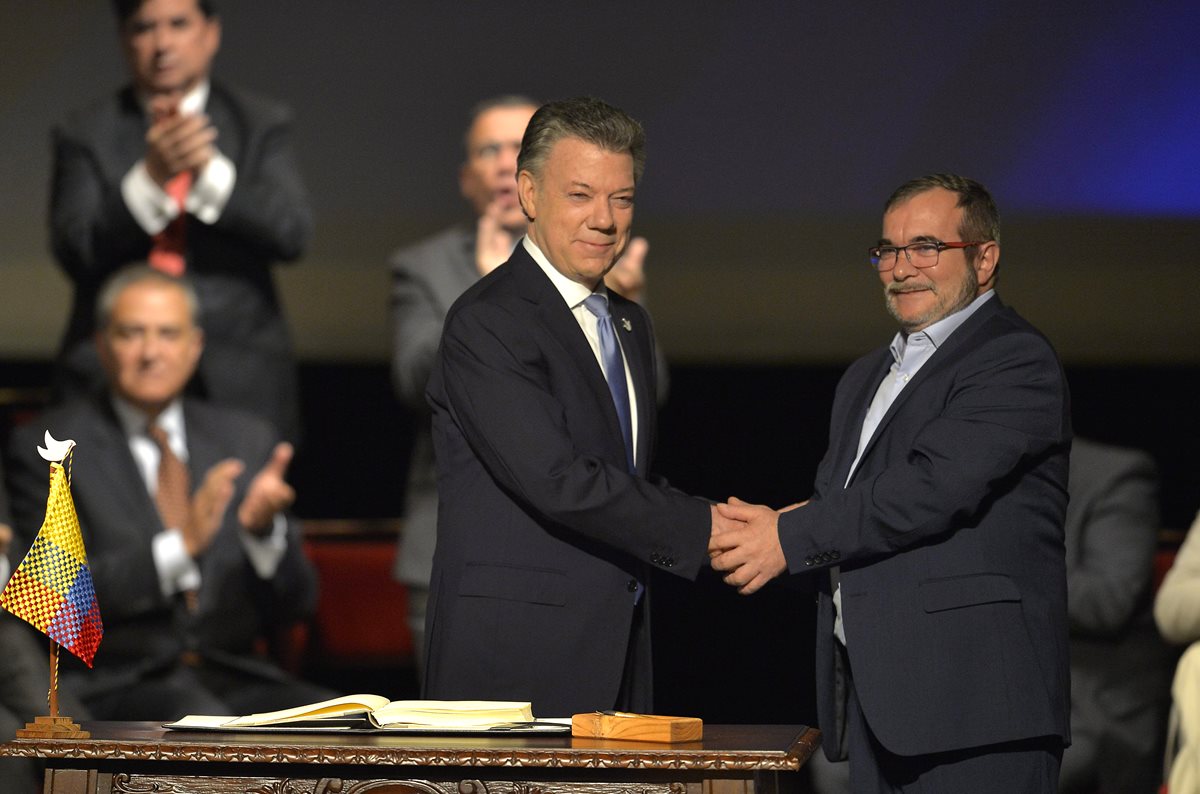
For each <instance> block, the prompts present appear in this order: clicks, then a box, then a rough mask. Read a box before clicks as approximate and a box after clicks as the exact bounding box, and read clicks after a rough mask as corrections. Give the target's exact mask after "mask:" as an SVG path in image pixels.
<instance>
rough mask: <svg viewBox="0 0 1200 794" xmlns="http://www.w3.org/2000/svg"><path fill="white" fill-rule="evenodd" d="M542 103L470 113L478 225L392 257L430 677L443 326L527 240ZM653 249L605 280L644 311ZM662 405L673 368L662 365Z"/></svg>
mask: <svg viewBox="0 0 1200 794" xmlns="http://www.w3.org/2000/svg"><path fill="white" fill-rule="evenodd" d="M537 107H538V103H537V102H534V101H533V100H532V99H529V98H528V97H523V96H520V95H515V94H509V95H505V96H499V97H495V98H493V99H487V100H484V101H482V102H480V103H479V104H478V105H476V106H475V108H474V109H473V110H472V113H471V122H470V125H469V126H468V128H467V132H466V137H465V144H466V158H465V159H464V161H463V164H462V166H461V168H460V169H459V175H458V182H459V189H460V190H461V191H462V195H463V198H465V199H466V200H467V201H468V202H469V203H470V205H471V209H472V210H473V211H474V213H475V215H476V218H475V220H474V221H473V222H471V223H469V224H456V225H454V226H451V227H450V228H449V229H445V230H443V231H441V232H439V233H437V234H435V235H433V236H432V237H429V238H427V239H425V240H421V241H420V242H418V243H416V244H414V245H410V246H407V247H405V248H402V249H401V250H399V251H397V252H396V253H395V254H393V255H392V258H391V262H390V264H391V271H392V342H393V344H392V382H393V384H394V386H395V390H396V394H397V395H398V396H399V397H400V399H401V400H402V401H403V402H404V404H405V405H406V406H407V407H408V408H409V409H410V410H411V411H412V412H413V414H414V415H415V416H416V417H417V419H418V425H417V431H416V438H415V440H414V442H413V451H412V457H411V459H410V461H409V466H408V485H407V487H406V489H405V504H404V526H403V529H402V534H401V537H400V543H399V548H398V550H397V554H396V564H395V577H396V579H397V581H400V582H403V583H404V584H405V586H406V587H407V589H408V620H409V630H410V631H411V632H412V638H413V652H414V654H415V655H416V657H417V666H418V674H419V675H420V676H421V677H423V673H424V671H423V670H422V669H421V666H422V664H423V662H424V659H423V655H424V647H425V639H424V638H425V607H426V603H427V601H428V598H429V580H430V577H431V575H432V570H433V547H434V543H435V539H436V536H437V485H436V482H435V476H434V464H433V438H432V436H431V435H430V429H429V405H428V404H427V403H426V402H425V386H426V385H427V384H428V383H429V373H430V372H431V371H432V369H433V364H434V360H435V359H436V356H437V347H438V341H439V340H440V339H441V336H442V324H443V323H444V322H445V320H446V313H447V312H449V311H450V306H451V305H452V304H453V303H454V301H455V300H457V299H458V297H459V296H460V295H462V294H463V293H464V292H466V290H467V288H468V287H470V286H471V285H472V284H474V283H475V282H476V281H478V280H479V279H480V278H481V277H482V276H486V275H487V274H488V273H490V272H492V271H493V270H495V269H496V268H497V267H498V266H499V265H501V264H503V262H504V261H505V260H506V259H508V258H509V257H510V256H511V255H512V252H513V248H514V247H515V246H516V244H517V242H518V241H520V239H521V237H522V236H523V235H524V234H525V229H526V223H527V220H526V218H525V213H524V212H522V210H521V204H520V202H519V201H517V153H518V152H519V151H520V150H521V136H522V135H524V134H525V127H526V125H528V124H529V119H530V117H531V116H533V113H534V111H535V110H537ZM646 250H647V243H646V241H645V240H644V239H642V238H640V237H635V238H634V239H633V240H632V241H630V244H629V246H628V248H627V250H626V252H625V254H624V255H623V256H622V257H621V259H620V260H619V261H618V262H617V264H616V265H614V266H613V269H612V270H610V271H609V272H608V274H607V275H606V276H605V279H604V281H605V284H606V285H607V286H608V287H609V288H610V289H615V290H616V291H617V292H619V293H621V295H623V296H625V297H626V298H629V299H630V300H635V301H639V302H640V298H641V295H642V290H643V287H644V286H645V275H644V271H643V269H642V265H643V260H644V258H645V254H646ZM658 364H659V369H658V372H657V374H658V378H659V380H658V384H659V397H660V399H661V397H662V395H663V393H664V391H665V385H664V384H665V383H666V373H665V364H664V362H663V360H662V358H661V356H660V357H659V359H658Z"/></svg>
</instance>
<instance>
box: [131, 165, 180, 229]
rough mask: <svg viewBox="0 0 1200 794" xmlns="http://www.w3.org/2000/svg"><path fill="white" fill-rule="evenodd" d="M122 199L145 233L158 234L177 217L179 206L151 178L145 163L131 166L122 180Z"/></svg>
mask: <svg viewBox="0 0 1200 794" xmlns="http://www.w3.org/2000/svg"><path fill="white" fill-rule="evenodd" d="M121 197H122V198H123V199H125V206H126V207H128V208H129V214H130V215H132V216H133V219H134V220H135V221H137V224H138V226H141V227H142V230H143V231H144V232H146V234H150V235H154V234H158V233H159V232H161V231H162V230H163V229H165V228H167V224H168V223H170V222H171V221H173V220H175V218H176V217H178V216H179V205H178V204H176V203H175V200H174V199H172V198H171V197H170V196H168V195H167V192H166V191H165V190H163V189H162V188H161V187H159V186H158V183H156V182H155V181H154V180H153V179H152V178H151V177H150V172H149V171H147V170H146V161H145V160H138V161H137V162H136V163H134V164H133V168H130V169H129V173H127V174H126V175H125V178H124V179H122V180H121Z"/></svg>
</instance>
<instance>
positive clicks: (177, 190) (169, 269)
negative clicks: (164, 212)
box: [148, 171, 192, 276]
mask: <svg viewBox="0 0 1200 794" xmlns="http://www.w3.org/2000/svg"><path fill="white" fill-rule="evenodd" d="M163 189H164V190H166V191H167V195H168V196H170V197H171V198H172V199H174V200H175V205H176V206H177V207H179V214H178V215H176V216H175V218H174V220H172V221H171V222H170V223H168V224H167V226H166V228H164V229H163V230H162V231H161V232H159V233H158V234H156V235H154V245H153V246H151V248H150V256H149V258H148V261H149V262H150V266H151V267H153V268H156V269H158V270H161V271H162V272H164V273H167V274H168V275H172V276H182V275H183V272H184V270H186V269H187V261H186V259H185V256H184V254H185V251H186V249H185V247H184V246H185V244H186V243H187V213H186V212H185V211H184V202H186V201H187V195H188V191H189V190H191V189H192V172H191V171H184V172H182V173H179V174H176V175H175V176H173V177H171V178H170V179H168V180H167V184H166V185H164V186H163Z"/></svg>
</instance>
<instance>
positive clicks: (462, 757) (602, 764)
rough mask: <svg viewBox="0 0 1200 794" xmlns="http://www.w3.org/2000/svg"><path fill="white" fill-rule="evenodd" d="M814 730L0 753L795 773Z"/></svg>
mask: <svg viewBox="0 0 1200 794" xmlns="http://www.w3.org/2000/svg"><path fill="white" fill-rule="evenodd" d="M819 742H820V732H819V731H817V730H816V729H814V728H808V729H806V730H804V731H803V732H801V733H800V734H799V735H798V736H797V737H796V740H795V741H794V742H793V743H792V745H791V747H789V748H788V750H787V752H786V753H784V752H778V753H775V752H770V751H753V750H726V751H719V750H714V751H711V752H709V753H706V754H697V753H694V752H691V753H689V752H685V751H680V750H672V749H662V750H649V749H645V748H639V749H637V750H632V749H631V750H612V749H605V750H580V749H577V748H573V749H566V748H563V749H522V750H489V751H480V750H477V749H476V750H472V749H463V750H457V749H445V748H443V749H438V748H430V749H414V748H387V747H337V748H331V747H312V746H306V745H271V746H269V747H247V746H239V745H213V744H211V743H203V744H189V743H183V742H172V743H171V744H170V745H169V746H168V747H163V746H161V745H156V744H139V743H131V742H125V741H119V740H104V739H93V740H74V741H70V742H62V741H55V740H41V739H15V740H13V741H10V742H8V743H7V744H4V745H3V748H2V750H0V755H10V756H18V757H27V758H69V759H79V760H110V761H180V762H186V761H205V762H210V763H211V762H217V763H268V764H312V763H318V764H350V765H356V764H377V765H386V766H428V767H495V768H521V767H527V768H547V767H548V768H577V769H631V770H659V769H661V770H698V771H736V772H743V771H764V772H771V771H796V770H798V769H799V768H800V766H801V765H802V761H803V760H804V759H807V758H808V756H809V755H811V754H812V752H813V751H814V750H815V749H816V747H817V745H818V743H819Z"/></svg>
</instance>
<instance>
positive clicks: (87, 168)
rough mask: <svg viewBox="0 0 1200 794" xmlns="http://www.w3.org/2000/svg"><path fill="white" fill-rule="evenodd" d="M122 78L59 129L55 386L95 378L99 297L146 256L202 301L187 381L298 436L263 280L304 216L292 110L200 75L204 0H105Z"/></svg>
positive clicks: (285, 253) (307, 214) (287, 357)
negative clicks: (66, 313) (61, 323)
mask: <svg viewBox="0 0 1200 794" xmlns="http://www.w3.org/2000/svg"><path fill="white" fill-rule="evenodd" d="M113 5H114V9H115V11H116V16H117V24H118V30H119V33H120V43H121V51H122V53H123V55H124V56H125V61H126V64H127V66H128V71H129V77H130V82H129V84H128V85H126V86H125V87H123V88H121V89H120V90H119V91H116V92H113V93H112V94H110V95H108V96H106V97H104V98H102V99H99V100H97V101H96V102H94V103H92V104H90V105H89V106H87V107H85V108H82V109H79V110H76V111H74V112H72V113H71V114H69V115H68V116H67V117H66V119H65V120H64V121H63V122H62V123H61V124H58V125H56V126H55V128H54V135H53V142H54V182H53V189H52V192H51V200H50V232H51V242H52V244H53V247H54V254H55V257H56V258H57V260H58V263H59V265H60V266H61V267H62V269H63V271H64V272H65V274H66V275H67V277H68V278H69V279H70V280H71V282H72V284H73V285H74V288H75V297H74V305H73V308H72V310H71V316H70V320H69V322H68V324H67V328H66V331H65V333H64V335H63V340H62V349H61V351H60V354H59V361H58V371H57V373H56V378H57V386H58V391H60V392H62V393H63V394H64V395H72V394H78V393H80V392H83V391H87V390H90V389H92V388H94V387H96V386H98V385H99V383H100V381H101V380H102V373H101V372H100V368H99V366H98V363H97V361H96V357H95V351H94V348H93V346H92V344H91V336H92V331H93V330H94V328H95V317H94V315H93V313H92V312H93V309H94V308H95V304H96V293H97V292H98V290H99V289H100V285H101V284H103V283H104V281H105V279H107V278H108V277H109V276H110V275H112V273H114V272H115V271H117V270H118V269H120V268H121V267H123V266H124V265H127V264H129V263H131V262H138V261H142V260H147V259H148V261H149V262H150V263H151V264H152V265H154V266H155V267H157V268H160V269H162V270H163V271H164V272H166V273H171V274H175V275H178V274H181V273H184V272H186V273H187V274H188V275H189V277H191V279H192V284H193V287H194V288H195V290H196V292H197V294H198V295H199V299H200V305H201V306H202V308H203V312H202V313H201V317H200V321H201V323H202V324H203V327H204V332H205V342H206V344H205V350H204V356H203V357H202V358H201V360H200V364H199V368H198V374H197V378H196V379H195V380H196V383H195V384H194V388H195V389H196V391H198V392H200V393H203V394H204V395H205V396H206V397H207V398H208V399H210V400H212V401H213V402H214V403H217V404H221V405H232V406H236V407H238V408H241V409H242V410H245V411H251V412H253V413H256V414H258V415H260V416H263V417H265V418H266V419H267V420H268V421H269V422H271V423H272V424H273V425H274V426H275V427H276V428H277V429H278V430H279V431H280V432H281V433H282V434H283V436H284V437H285V438H288V439H292V440H295V438H296V437H297V435H298V433H299V422H300V419H299V416H300V415H299V408H298V398H297V384H296V371H295V362H294V361H293V358H292V351H291V342H290V340H289V338H288V330H287V326H286V323H285V321H284V317H283V312H282V310H281V308H280V302H279V296H278V295H277V293H276V290H275V285H274V282H273V278H272V275H271V266H272V265H273V264H274V263H276V262H291V261H294V260H296V259H298V258H299V257H300V255H301V253H302V252H303V251H304V249H305V247H306V245H307V244H308V239H309V237H310V235H311V232H312V216H311V210H310V209H309V205H308V198H307V196H306V193H305V190H304V186H303V184H302V183H301V180H300V175H299V171H298V169H297V167H296V161H295V157H294V156H293V153H292V144H291V125H292V118H291V111H290V110H288V108H286V107H285V106H283V105H282V104H280V103H279V102H277V101H275V100H273V99H269V98H266V97H263V96H260V95H257V94H254V93H251V92H249V91H244V90H241V89H239V88H235V87H233V86H231V85H229V84H227V83H224V82H222V81H220V80H215V79H210V73H211V67H212V63H213V60H214V58H215V57H216V55H217V51H218V50H219V49H220V44H221V20H220V17H219V16H218V15H217V12H216V8H215V3H214V0H115V1H114V4H113Z"/></svg>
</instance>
